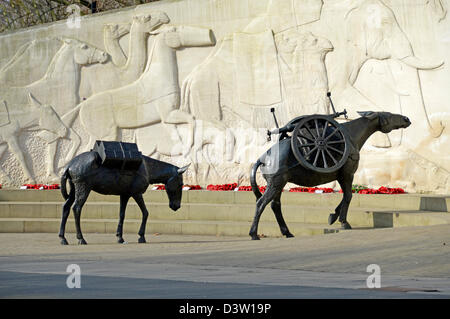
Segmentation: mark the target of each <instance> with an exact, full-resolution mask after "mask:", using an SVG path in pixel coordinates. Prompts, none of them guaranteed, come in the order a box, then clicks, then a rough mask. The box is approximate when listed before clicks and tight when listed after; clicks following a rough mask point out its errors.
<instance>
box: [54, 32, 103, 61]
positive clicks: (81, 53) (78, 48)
mask: <svg viewBox="0 0 450 319" xmlns="http://www.w3.org/2000/svg"><path fill="white" fill-rule="evenodd" d="M62 40H63V41H64V44H65V45H67V46H69V48H70V49H72V50H73V58H74V61H75V62H76V63H77V64H79V65H89V64H94V63H105V62H106V61H107V60H108V53H106V52H104V51H102V50H100V49H98V48H96V47H94V46H91V45H89V44H87V43H85V42H81V41H78V40H75V39H68V38H64V39H62Z"/></svg>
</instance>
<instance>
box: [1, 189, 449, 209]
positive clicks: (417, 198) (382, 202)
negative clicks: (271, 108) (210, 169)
mask: <svg viewBox="0 0 450 319" xmlns="http://www.w3.org/2000/svg"><path fill="white" fill-rule="evenodd" d="M144 199H145V201H146V202H152V203H168V198H167V194H166V192H165V191H151V190H149V191H147V192H146V193H145V194H144ZM341 199H342V194H340V193H332V194H310V193H290V192H288V191H285V192H283V195H282V198H281V201H282V204H283V205H305V206H334V207H335V206H337V205H338V204H339V202H340V201H341ZM8 201H22V202H25V201H30V202H63V198H62V196H61V192H60V191H59V190H42V191H40V190H8V189H3V190H0V202H8ZM88 202H119V197H118V196H105V195H100V194H97V193H94V192H92V193H91V194H90V196H89V199H88ZM182 203H183V204H184V203H210V204H254V203H255V196H254V195H253V193H252V192H235V191H229V192H214V191H205V190H197V191H184V192H183V197H182ZM352 207H361V208H387V209H396V210H428V211H437V212H450V196H443V195H422V194H400V195H381V194H374V195H363V194H354V195H353V198H352Z"/></svg>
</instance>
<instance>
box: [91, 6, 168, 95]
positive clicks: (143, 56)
mask: <svg viewBox="0 0 450 319" xmlns="http://www.w3.org/2000/svg"><path fill="white" fill-rule="evenodd" d="M168 22H169V18H168V17H167V15H166V14H165V13H164V12H153V13H150V14H147V15H136V16H133V20H132V22H131V25H130V24H125V25H119V24H107V25H105V26H104V44H105V48H106V51H107V52H108V53H109V55H110V56H111V61H109V63H106V64H104V65H102V66H98V67H97V68H93V69H92V70H89V71H88V72H87V74H86V75H87V76H86V80H87V81H88V84H86V85H87V86H89V88H88V90H89V92H88V93H85V95H87V96H91V95H93V94H96V93H100V92H103V91H106V90H111V89H115V88H119V87H122V86H124V85H127V84H130V83H132V82H133V81H135V80H137V79H138V78H139V76H140V75H141V74H142V72H144V69H145V66H146V63H147V58H148V57H147V46H148V44H147V42H148V37H149V34H150V33H151V32H152V31H154V30H156V29H157V28H159V27H160V26H161V25H163V24H166V23H168ZM127 34H129V39H128V54H125V53H124V51H123V49H122V47H121V46H120V43H119V40H120V38H121V37H123V36H125V35H127ZM86 90H87V89H86Z"/></svg>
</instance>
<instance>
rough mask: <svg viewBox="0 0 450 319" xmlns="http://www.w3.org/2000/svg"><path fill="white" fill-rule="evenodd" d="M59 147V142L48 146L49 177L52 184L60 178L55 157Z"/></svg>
mask: <svg viewBox="0 0 450 319" xmlns="http://www.w3.org/2000/svg"><path fill="white" fill-rule="evenodd" d="M57 145H58V140H56V141H54V142H52V143H49V144H48V146H47V176H48V177H49V178H50V179H51V182H53V181H58V180H59V176H58V174H56V172H55V156H56V146H57Z"/></svg>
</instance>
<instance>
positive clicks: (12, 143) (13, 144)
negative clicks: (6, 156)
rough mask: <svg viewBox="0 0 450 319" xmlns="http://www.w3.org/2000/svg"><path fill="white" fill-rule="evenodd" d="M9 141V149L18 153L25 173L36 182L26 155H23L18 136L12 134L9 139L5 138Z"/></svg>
mask: <svg viewBox="0 0 450 319" xmlns="http://www.w3.org/2000/svg"><path fill="white" fill-rule="evenodd" d="M5 140H6V142H7V143H8V146H9V149H10V150H11V152H12V153H13V154H14V155H16V157H17V159H18V160H19V163H20V164H21V165H22V169H23V172H24V173H25V176H26V177H27V178H28V179H29V180H30V181H31V182H32V183H34V182H35V181H34V178H33V176H32V175H31V172H30V170H29V169H28V166H27V162H26V160H25V156H24V155H23V152H22V149H21V148H20V146H19V142H18V141H17V136H11V137H9V138H7V139H5Z"/></svg>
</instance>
